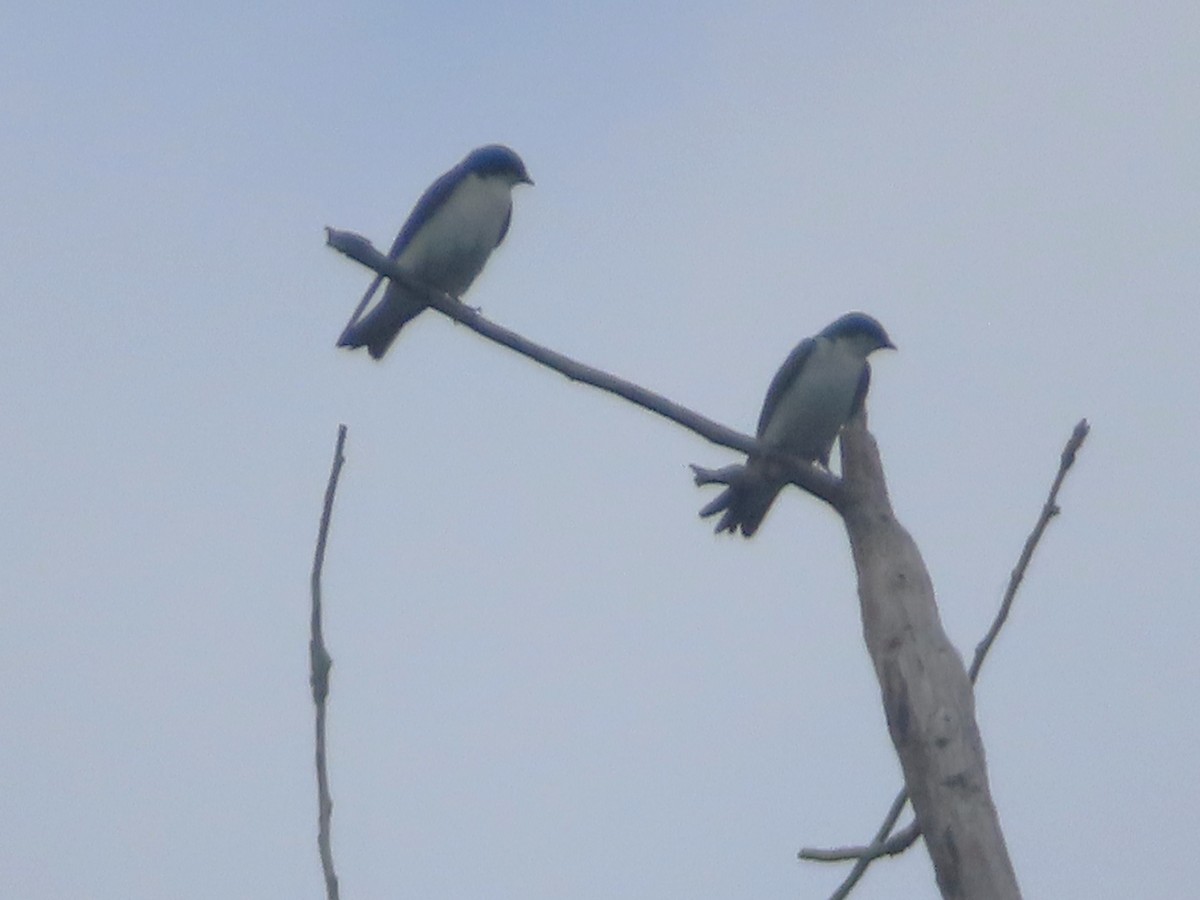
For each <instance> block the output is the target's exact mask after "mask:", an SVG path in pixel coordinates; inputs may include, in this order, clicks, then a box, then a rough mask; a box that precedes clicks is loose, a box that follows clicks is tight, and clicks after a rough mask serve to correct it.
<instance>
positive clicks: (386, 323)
mask: <svg viewBox="0 0 1200 900" xmlns="http://www.w3.org/2000/svg"><path fill="white" fill-rule="evenodd" d="M423 309H425V304H424V303H422V302H421V301H420V300H418V299H416V298H415V297H413V296H412V294H410V293H409V292H408V291H405V290H403V289H402V288H398V287H396V286H395V285H393V284H389V285H388V288H387V292H386V293H385V294H384V295H383V299H382V300H381V301H379V305H378V306H376V307H375V308H374V309H373V310H371V311H370V312H369V313H367V314H366V315H365V316H363V317H362V318H361V319H359V320H358V321H357V322H355V323H354V324H353V325H351V326H350V327H349V328H347V329H346V330H345V332H343V333H342V336H341V337H340V338H338V342H337V345H338V346H339V347H350V348H351V349H353V348H355V347H366V348H367V352H368V353H370V354H371V357H372V358H373V359H380V358H382V357H383V354H385V353H387V352H388V348H389V347H391V346H392V342H393V341H395V340H396V337H397V336H398V335H399V334H400V329H401V328H403V327H404V324H405V323H406V322H408V321H410V320H411V319H413V318H415V317H416V316H417V315H418V314H419V313H420V312H421V311H422V310H423Z"/></svg>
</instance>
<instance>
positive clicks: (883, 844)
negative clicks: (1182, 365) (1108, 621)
mask: <svg viewBox="0 0 1200 900" xmlns="http://www.w3.org/2000/svg"><path fill="white" fill-rule="evenodd" d="M1089 431H1090V426H1089V425H1088V422H1087V419H1081V420H1080V421H1079V422H1078V423H1077V424H1076V425H1075V428H1074V430H1073V431H1072V432H1071V437H1070V438H1068V440H1067V443H1066V446H1065V447H1063V451H1062V454H1061V455H1060V458H1059V466H1058V472H1057V473H1056V474H1055V476H1054V481H1053V483H1052V484H1051V486H1050V492H1049V494H1048V495H1047V496H1046V502H1045V503H1044V504H1042V511H1041V513H1040V515H1039V516H1038V520H1037V523H1036V524H1035V525H1034V527H1033V530H1032V531H1031V532H1030V533H1029V536H1028V537H1027V538H1026V539H1025V545H1024V547H1023V548H1022V549H1021V555H1020V557H1019V558H1018V560H1017V564H1016V566H1015V567H1014V568H1013V571H1012V574H1011V576H1010V577H1009V581H1008V587H1007V588H1006V589H1005V591H1004V598H1003V599H1002V600H1001V603H1000V608H999V609H998V610H997V612H996V616H995V618H994V619H993V620H992V624H991V626H990V627H989V628H988V630H987V633H986V634H985V635H984V637H983V639H982V640H981V641H980V642H979V644H978V645H977V646H976V648H975V656H974V658H973V659H972V661H971V667H970V669H969V670H968V672H967V674H968V677H969V678H970V680H971V683H972V684H974V683H975V682H976V681H977V680H978V678H979V672H980V670H981V669H982V668H983V663H984V660H985V659H987V655H988V652H989V651H990V650H991V648H992V645H993V644H994V643H995V641H996V637H997V636H998V635H999V634H1000V629H1001V628H1003V627H1004V623H1005V622H1007V621H1008V614H1009V612H1010V611H1011V609H1012V604H1013V600H1014V599H1015V598H1016V595H1017V590H1018V589H1019V588H1020V586H1021V583H1022V582H1023V581H1024V579H1025V572H1026V570H1027V569H1028V568H1029V563H1030V561H1031V560H1032V559H1033V554H1034V551H1035V550H1036V549H1037V547H1038V544H1039V543H1040V542H1041V540H1042V535H1043V534H1044V533H1045V531H1046V526H1048V525H1049V524H1050V521H1051V519H1053V518H1054V517H1055V516H1057V515H1058V513H1059V506H1058V491H1059V488H1061V487H1062V484H1063V481H1064V480H1065V479H1066V477H1067V472H1069V471H1070V469H1071V466H1072V465H1074V463H1075V458H1076V456H1077V454H1078V452H1079V448H1080V447H1082V446H1083V442H1084V440H1085V439H1086V438H1087V436H1088V432H1089ZM907 803H908V789H907V788H901V789H900V791H899V792H898V793H897V794H896V799H895V800H893V801H892V806H891V808H890V809H889V810H888V813H887V815H886V816H884V819H883V822H882V824H881V825H880V826H879V828H878V829H877V831H876V834H875V837H874V839H873V840H872V841H871V843H870V844H868V845H866V846H855V847H840V848H835V849H815V848H807V847H806V848H804V849H802V850H801V851H800V858H801V859H805V860H809V861H813V862H845V861H848V860H851V859H853V860H855V864H854V866H853V868H852V869H851V870H850V872H849V874H848V875H847V876H846V878H845V880H844V881H843V882H842V883H841V884H840V885H839V886H838V889H837V890H836V891H834V892H833V894H831V895H830V900H843V898H845V897H846V896H847V895H848V894H849V893H850V890H851V889H852V888H853V887H854V885H855V884H857V883H858V881H859V880H860V879H861V878H862V876H863V874H864V873H865V872H866V871H867V867H868V866H869V865H870V864H871V863H872V862H873V861H874V860H876V859H878V858H880V857H881V856H895V855H897V854H899V853H903V852H904V851H905V850H907V849H908V848H909V847H911V846H912V845H913V844H914V843H915V842H916V840H917V838H918V837H920V836H921V828H920V825H919V824H918V823H917V822H912V823H910V824H909V825H907V826H905V827H904V828H902V829H901V830H900V831H898V832H896V833H895V834H892V835H891V837H888V835H889V834H891V830H892V828H894V827H895V825H896V821H897V820H898V819H899V818H900V813H901V812H903V810H904V807H905V806H906V805H907Z"/></svg>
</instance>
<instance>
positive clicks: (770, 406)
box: [756, 338, 816, 437]
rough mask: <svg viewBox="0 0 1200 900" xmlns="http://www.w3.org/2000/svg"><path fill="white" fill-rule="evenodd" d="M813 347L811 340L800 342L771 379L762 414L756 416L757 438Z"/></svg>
mask: <svg viewBox="0 0 1200 900" xmlns="http://www.w3.org/2000/svg"><path fill="white" fill-rule="evenodd" d="M814 346H816V345H815V344H814V343H813V339H812V338H805V339H804V340H802V341H801V342H800V343H799V344H797V345H796V349H794V350H793V351H792V352H791V353H789V354H788V358H787V359H785V360H784V361H783V365H782V366H780V367H779V371H778V372H776V373H775V377H774V378H772V379H771V386H770V387H769V388H767V398H766V399H765V400H763V408H762V412H761V413H759V416H758V431H757V432H756V434H757V435H758V437H762V436H763V432H764V431H766V430H767V423H768V422H770V421H771V417H772V416H773V415H775V407H776V406H778V405H779V400H780V398H781V397H783V395H784V393H785V392H786V391H787V389H788V387H789V386H790V385H791V383H792V382H793V381H795V380H796V378H797V377H799V375H800V370H801V369H803V368H804V364H805V363H806V362H808V357H809V355H810V354H811V353H812V350H813V347H814Z"/></svg>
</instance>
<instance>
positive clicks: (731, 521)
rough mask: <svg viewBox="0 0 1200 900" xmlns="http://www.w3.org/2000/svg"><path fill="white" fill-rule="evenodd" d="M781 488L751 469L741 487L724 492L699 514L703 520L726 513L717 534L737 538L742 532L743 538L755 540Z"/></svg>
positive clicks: (726, 489)
mask: <svg viewBox="0 0 1200 900" xmlns="http://www.w3.org/2000/svg"><path fill="white" fill-rule="evenodd" d="M782 487H783V486H782V485H779V484H772V483H770V482H768V481H766V480H764V479H762V478H761V477H758V475H757V473H756V472H753V471H752V469H750V468H749V467H748V468H747V469H746V470H745V472H744V473H743V478H742V480H741V481H740V482H739V483H737V484H731V485H730V486H729V487H727V488H725V490H723V491H722V492H721V493H720V494H719V495H718V496H717V498H716V499H715V500H713V501H712V502H711V503H709V504H708V505H707V506H705V507H704V508H703V509H702V510H700V518H702V519H705V518H708V517H709V516H715V515H716V514H717V513H723V515H722V516H721V518H720V520H719V521H718V522H717V527H716V529H715V531H716V533H717V534H720V533H721V532H722V531H728V532H729V533H730V534H734V533H736V532H737V530H738V529H739V528H740V529H741V532H742V535H743V536H744V537H752V536H753V535H754V532H756V531H757V530H758V526H759V525H761V524H762V520H763V518H764V517H765V516H766V515H767V511H768V510H770V508H771V504H772V503H774V502H775V497H776V496H777V495H778V494H779V491H780V490H781V489H782Z"/></svg>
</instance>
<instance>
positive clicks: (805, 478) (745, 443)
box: [325, 228, 841, 506]
mask: <svg viewBox="0 0 1200 900" xmlns="http://www.w3.org/2000/svg"><path fill="white" fill-rule="evenodd" d="M325 238H326V243H327V244H328V245H329V246H330V247H332V248H333V249H335V250H337V251H338V252H339V253H341V254H343V255H345V256H348V257H350V258H351V259H353V260H354V261H355V262H358V263H361V264H362V265H364V266H366V267H367V268H368V269H371V270H373V271H375V272H377V273H378V274H380V275H386V276H387V277H388V278H392V279H395V280H396V281H398V282H400V283H401V284H403V285H404V286H405V287H408V288H411V289H412V290H415V291H421V292H423V293H424V294H425V296H426V298H427V299H428V301H429V305H430V306H432V307H433V308H434V309H436V310H438V312H441V313H443V314H444V315H446V316H449V317H450V318H451V319H453V320H454V321H455V322H458V323H460V324H462V325H465V326H467V327H468V328H470V329H471V330H472V331H474V332H475V333H476V334H479V335H481V336H483V337H485V338H487V339H488V340H490V341H495V342H496V343H498V344H501V345H503V346H505V347H508V348H509V349H510V350H515V351H516V352H517V353H520V354H521V355H522V356H525V357H528V358H529V359H532V360H533V361H534V362H537V363H540V364H542V365H543V366H546V367H547V368H550V369H553V370H554V371H556V372H558V373H559V374H561V375H565V376H566V377H567V378H569V379H571V380H572V381H578V382H581V383H583V384H589V385H591V386H592V387H594V388H598V389H600V390H602V391H607V392H608V393H610V394H616V395H617V396H618V397H623V398H625V399H626V400H628V401H630V402H631V403H634V404H636V405H638V406H640V407H642V408H643V409H647V410H649V411H650V412H652V413H656V414H657V415H660V416H662V417H664V418H666V419H670V420H671V421H672V422H675V423H676V424H677V425H682V426H683V427H684V428H687V429H689V430H691V431H694V432H695V433H696V434H698V435H700V436H701V437H702V438H705V439H706V440H708V441H711V442H712V443H714V444H719V445H721V446H723V447H730V448H732V449H734V450H740V451H742V452H743V453H746V454H751V453H753V454H756V455H770V456H775V457H780V454H779V453H778V451H772V450H770V449H769V448H766V447H763V446H760V445H759V443H758V442H757V441H756V440H755V439H754V438H752V437H750V436H749V435H745V434H742V433H741V432H738V431H735V430H733V429H732V428H728V427H726V426H724V425H722V424H720V423H719V422H715V421H713V420H712V419H709V418H707V417H706V416H702V415H700V414H699V413H697V412H695V411H693V410H691V409H688V408H687V407H685V406H682V405H681V404H678V403H675V402H674V401H673V400H669V399H667V398H666V397H664V396H662V395H661V394H656V393H655V392H654V391H650V390H647V389H646V388H644V387H642V386H641V385H638V384H634V383H633V382H632V381H626V380H625V379H623V378H618V377H617V376H615V375H612V374H610V373H608V372H605V371H603V370H602V369H597V368H595V367H593V366H589V365H586V364H584V363H581V362H579V361H577V360H574V359H571V358H570V357H569V356H565V355H564V354H562V353H558V352H557V351H554V350H551V349H550V348H549V347H545V346H543V345H541V344H537V343H534V342H533V341H531V340H529V339H528V338H526V337H524V336H522V335H520V334H517V333H516V332H515V331H510V330H508V329H507V328H504V327H502V326H500V325H497V324H496V323H495V322H492V321H491V320H489V319H486V318H484V317H483V316H482V315H481V314H480V313H479V311H478V310H476V309H472V308H471V307H469V306H467V305H466V304H464V303H462V302H461V301H459V300H457V299H455V298H454V297H451V296H449V295H448V294H444V293H442V292H441V291H436V290H433V289H432V288H430V287H429V286H428V285H425V284H422V283H421V282H420V281H417V280H416V279H414V278H413V277H412V274H411V273H409V272H407V271H406V270H405V269H403V268H401V267H400V266H399V265H397V264H396V261H395V260H393V259H391V258H389V257H387V256H384V255H383V254H382V253H380V252H379V251H378V250H376V249H375V248H374V247H373V246H372V245H371V242H370V241H368V240H367V239H366V238H364V237H362V236H361V235H357V234H354V233H353V232H349V231H337V230H335V229H333V228H326V229H325ZM372 289H373V287H372ZM369 295H370V291H368V295H367V296H369ZM364 299H365V298H364ZM360 309H361V305H360ZM357 317H358V311H356V313H355V316H354V317H353V318H351V320H350V321H351V323H353V322H354V321H355V320H356V319H357ZM347 327H349V326H347ZM782 459H785V460H786V461H787V463H788V464H789V466H790V469H791V471H790V475H791V479H790V480H791V482H792V483H793V484H795V485H797V486H799V487H800V488H802V489H803V490H806V491H808V492H809V493H810V494H812V495H813V496H815V497H818V498H820V499H822V500H824V501H825V502H826V503H829V504H831V505H833V506H837V502H838V499H839V490H840V487H841V484H840V481H839V479H837V478H836V477H834V476H833V475H831V474H830V473H828V472H825V471H822V470H821V469H820V468H818V467H817V466H815V465H813V464H812V463H810V462H808V461H806V460H801V459H796V458H791V457H782ZM702 471H703V472H705V473H706V474H707V475H710V476H711V475H712V474H713V473H711V471H710V470H702ZM717 480H720V478H719V476H717V477H713V478H710V481H717Z"/></svg>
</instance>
